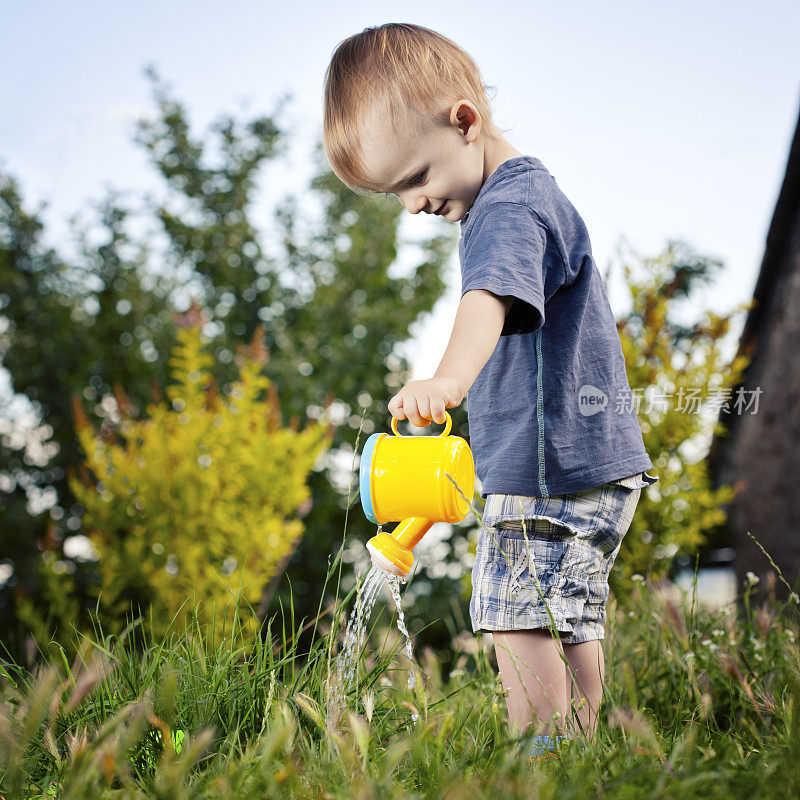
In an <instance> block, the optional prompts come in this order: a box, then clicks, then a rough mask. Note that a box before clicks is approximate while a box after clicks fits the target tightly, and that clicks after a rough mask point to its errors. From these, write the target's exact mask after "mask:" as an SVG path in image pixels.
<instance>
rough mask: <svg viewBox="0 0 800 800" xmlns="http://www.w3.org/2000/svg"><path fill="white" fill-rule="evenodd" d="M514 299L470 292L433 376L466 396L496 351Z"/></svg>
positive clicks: (465, 298)
mask: <svg viewBox="0 0 800 800" xmlns="http://www.w3.org/2000/svg"><path fill="white" fill-rule="evenodd" d="M513 302H514V297H513V296H511V295H506V296H504V297H498V296H497V295H496V294H492V293H491V292H489V291H487V290H485V289H473V290H471V291H469V292H467V293H466V294H465V295H464V296H463V297H462V298H461V302H460V303H459V304H458V311H457V312H456V320H455V322H454V323H453V332H452V333H451V334H450V341H449V343H448V345H447V349H446V350H445V352H444V355H443V356H442V360H441V362H439V366H438V367H437V369H436V373H435V374H434V377H435V378H443V377H446V378H453V379H454V380H455V381H456V383H457V385H458V387H459V390H460V392H461V396H462V397H463V396H464V395H466V393H467V391H468V390H469V388H470V386H472V384H473V383H475V378H477V377H478V373H480V371H481V370H482V369H483V367H484V365H485V364H486V362H487V361H488V360H489V356H490V355H491V354H492V352H494V348H495V347H497V342H498V340H499V339H500V331H502V330H503V323H504V321H505V318H506V314H507V313H508V309H509V308H510V307H511V304H512V303H513Z"/></svg>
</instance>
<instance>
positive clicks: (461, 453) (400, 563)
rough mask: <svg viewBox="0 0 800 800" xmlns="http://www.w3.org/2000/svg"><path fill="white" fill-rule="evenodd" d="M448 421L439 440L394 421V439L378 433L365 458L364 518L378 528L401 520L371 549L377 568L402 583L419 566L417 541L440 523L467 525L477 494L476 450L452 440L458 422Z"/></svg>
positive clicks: (361, 479)
mask: <svg viewBox="0 0 800 800" xmlns="http://www.w3.org/2000/svg"><path fill="white" fill-rule="evenodd" d="M445 416H446V417H447V419H446V421H445V428H444V431H442V433H441V434H439V435H438V436H402V435H401V434H399V433H398V432H397V419H396V418H395V417H392V431H393V432H394V436H390V435H389V434H388V433H374V434H372V436H370V437H369V439H367V442H366V444H365V445H364V450H363V452H362V454H361V468H360V475H359V489H360V494H361V506H362V508H363V509H364V514H366V516H367V519H369V520H370V521H371V522H374V523H375V524H377V525H383V524H384V523H387V522H397V521H400V524H399V525H398V526H397V527H396V528H395V529H394V531H392V533H386V532H385V531H383V532H381V533H379V534H378V535H377V536H373V537H372V538H371V539H370V540H369V541H368V542H367V549H368V550H369V552H370V555H371V556H372V562H373V564H375V566H377V567H380V568H381V569H383V570H385V571H386V572H391V573H393V574H395V575H399V576H400V577H402V578H405V577H407V576H408V573H409V572H410V570H411V566H412V564H413V563H414V556H413V554H412V553H411V550H412V549H413V548H414V547H415V546H416V544H417V542H419V540H420V539H421V538H422V537H423V536H424V535H425V534H426V533H427V532H428V531H429V530H430V528H431V526H432V525H433V524H434V523H435V522H461V520H463V519H464V517H466V516H467V514H468V513H469V504H470V502H471V501H472V497H473V494H474V491H475V462H474V461H473V459H472V451H471V450H470V449H469V445H468V444H467V443H466V441H465V440H464V439H462V438H461V437H460V436H448V434H449V433H450V429H451V428H452V426H453V420H452V419H451V418H450V415H449V414H448V413H447V412H446V411H445ZM448 475H449V476H450V477H452V479H453V481H455V483H456V486H458V489H460V490H461V493H462V494H463V495H464V496H463V497H462V496H461V494H459V491H458V489H456V486H454V485H453V481H451V480H450V477H448Z"/></svg>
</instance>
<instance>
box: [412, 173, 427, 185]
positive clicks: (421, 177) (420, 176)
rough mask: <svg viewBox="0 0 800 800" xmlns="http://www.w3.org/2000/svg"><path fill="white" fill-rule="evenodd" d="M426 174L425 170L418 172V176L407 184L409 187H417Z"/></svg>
mask: <svg viewBox="0 0 800 800" xmlns="http://www.w3.org/2000/svg"><path fill="white" fill-rule="evenodd" d="M427 174H428V171H427V170H424V171H423V172H420V173H419V175H415V176H414V177H413V178H412V179H411V180H410V181H409V182H408V185H409V186H419V185H420V183H422V182H423V181H424V179H425V176H426V175H427Z"/></svg>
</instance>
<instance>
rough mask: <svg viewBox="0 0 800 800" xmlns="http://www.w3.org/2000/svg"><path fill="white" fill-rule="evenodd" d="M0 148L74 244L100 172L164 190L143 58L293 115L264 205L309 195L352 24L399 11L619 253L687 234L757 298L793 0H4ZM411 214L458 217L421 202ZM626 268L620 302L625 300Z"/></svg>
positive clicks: (442, 333)
mask: <svg viewBox="0 0 800 800" xmlns="http://www.w3.org/2000/svg"><path fill="white" fill-rule="evenodd" d="M3 5H4V9H3V16H2V26H1V27H0V72H1V73H2V75H3V79H2V81H1V82H0V103H2V109H3V123H2V125H0V167H2V169H3V170H4V171H6V172H9V173H10V174H12V175H13V176H14V177H16V178H17V179H18V180H19V182H20V184H21V188H22V191H23V194H24V197H25V199H26V201H27V203H28V206H29V207H31V208H33V207H35V206H36V205H38V203H39V202H40V201H47V202H48V203H49V207H48V208H47V210H46V211H45V212H44V214H43V216H44V219H45V220H46V221H47V223H48V230H49V232H50V240H49V241H50V243H51V244H53V245H54V246H56V247H57V248H59V249H61V250H63V252H65V253H68V252H69V248H68V242H67V241H66V230H67V229H66V225H65V221H66V219H67V218H68V217H69V216H70V215H71V214H73V213H75V212H76V211H79V210H81V209H85V208H86V205H87V202H88V201H90V200H99V199H100V198H101V197H102V196H103V195H104V187H105V186H111V187H114V188H117V189H125V190H135V191H141V192H144V191H154V192H156V193H159V192H160V191H161V188H162V187H161V184H160V182H159V179H158V177H157V176H156V174H155V171H154V170H153V169H152V168H151V167H150V166H149V165H148V163H147V159H146V155H145V153H144V151H143V149H142V148H139V147H138V146H137V145H135V144H134V142H133V122H134V119H135V118H136V117H137V116H139V115H152V113H153V111H154V104H153V101H152V98H151V96H150V85H149V81H148V80H147V79H146V78H145V76H144V67H145V65H146V64H150V63H152V64H154V65H155V66H156V67H157V69H158V71H159V73H160V75H161V77H162V78H163V79H164V80H165V81H167V82H168V83H169V84H170V85H171V87H172V90H173V94H174V95H175V96H177V98H178V99H179V100H181V101H182V102H183V103H185V105H186V107H187V110H188V112H189V115H190V119H191V121H192V124H193V126H194V129H193V133H194V135H195V136H198V137H199V136H201V135H202V134H203V132H204V131H205V129H206V126H207V124H208V123H209V122H210V121H211V120H212V119H213V118H215V117H216V116H218V114H219V113H220V112H231V113H233V114H234V115H237V116H242V115H243V116H244V117H246V118H247V117H250V116H255V115H256V114H263V113H270V112H271V111H273V109H274V108H275V106H276V103H277V101H278V98H279V97H280V96H282V95H283V94H284V93H286V92H291V93H292V95H293V100H292V101H291V102H290V104H289V105H288V107H287V110H286V112H285V113H284V114H283V115H282V116H281V117H280V119H281V120H282V121H283V123H284V125H287V126H288V127H289V128H290V130H291V132H292V140H291V141H292V144H291V150H290V151H289V154H288V156H287V158H286V159H284V160H283V161H282V162H281V163H280V164H277V165H275V166H270V167H268V168H267V169H266V170H265V171H264V172H263V173H262V176H261V177H262V181H261V190H260V197H259V202H258V206H257V210H258V217H257V222H258V224H259V225H260V226H261V227H262V228H263V229H264V230H268V229H269V225H270V221H269V216H270V215H269V209H270V207H271V206H272V205H273V204H274V203H275V202H276V201H277V200H278V199H279V197H280V196H281V195H282V194H283V193H284V192H288V191H292V192H294V193H296V194H298V195H302V193H303V192H304V188H305V186H306V182H307V180H308V178H309V176H310V174H311V169H310V167H311V165H310V154H311V149H312V146H313V143H314V141H315V140H316V139H317V138H318V137H319V136H320V131H321V105H322V101H321V95H322V78H323V73H324V70H325V67H326V65H327V63H328V60H329V58H330V55H331V53H332V51H333V50H334V48H335V47H336V45H337V44H338V43H339V42H340V41H341V40H342V39H344V38H346V37H347V36H349V35H351V34H353V33H355V32H357V31H359V30H361V29H363V28H364V27H367V26H369V25H376V24H381V23H383V22H389V21H398V22H414V23H418V24H421V25H425V26H428V27H431V28H433V29H435V30H437V31H439V32H441V33H443V34H445V35H446V36H449V37H450V38H451V39H453V40H454V41H456V42H457V43H458V44H460V45H461V46H462V47H464V48H465V49H466V50H467V51H468V52H469V53H470V54H471V55H472V56H473V58H474V59H475V60H476V62H477V63H478V66H479V67H480V69H481V71H482V73H483V78H484V81H485V82H486V83H488V84H490V85H492V86H495V87H497V96H496V99H495V101H494V114H495V121H496V122H497V123H498V124H499V125H500V126H501V127H503V128H510V130H508V132H507V133H506V138H507V139H508V140H509V141H510V142H511V143H512V144H513V145H514V146H515V147H516V148H517V149H518V150H520V151H521V152H523V153H527V154H529V155H534V156H536V157H537V158H540V159H541V160H542V161H543V162H544V164H545V166H546V167H547V168H548V169H549V170H550V172H551V173H552V174H553V175H554V176H555V177H556V180H557V181H558V183H559V185H560V187H561V188H562V189H563V190H564V191H565V193H566V194H567V196H568V197H569V198H570V199H571V200H572V202H573V203H574V204H575V206H576V207H577V209H578V211H579V212H580V214H581V215H582V216H583V218H584V220H585V221H586V223H587V225H588V228H589V233H590V235H591V238H592V242H593V248H594V254H595V259H596V261H597V264H598V266H599V268H600V270H601V272H603V273H604V272H605V268H606V266H607V265H608V263H609V260H610V259H611V258H612V256H613V253H614V251H615V247H616V245H617V243H618V242H619V240H620V237H621V236H623V235H624V236H625V237H626V238H627V239H628V241H629V242H630V243H631V244H632V245H633V246H634V247H635V248H636V249H637V250H638V251H640V252H642V253H646V254H651V255H652V254H655V253H656V252H658V251H659V250H660V249H661V248H662V247H663V246H664V245H665V243H666V241H667V240H668V239H670V238H684V239H686V240H687V241H689V242H690V243H691V244H693V245H694V246H695V247H697V248H698V249H699V250H700V251H701V252H704V253H707V254H709V255H713V256H716V257H719V258H721V259H723V260H724V262H725V270H724V273H723V275H722V276H721V277H720V279H719V281H718V282H717V284H716V285H715V286H713V287H711V288H710V289H708V290H707V291H706V292H705V294H704V296H703V298H702V299H701V300H700V301H699V303H698V305H700V306H708V307H711V308H713V309H715V310H718V311H724V310H726V309H730V308H731V307H732V306H733V305H735V304H737V303H739V302H742V301H744V300H747V299H748V298H749V297H750V296H751V294H752V290H753V288H754V285H755V280H756V276H757V273H758V268H759V266H760V262H761V257H762V254H763V248H764V240H765V236H766V231H767V226H768V224H769V220H770V218H771V215H772V212H773V209H774V204H775V200H776V197H777V192H778V190H779V188H780V183H781V180H782V178H783V173H784V169H785V166H786V158H787V155H788V149H789V143H790V141H791V136H792V133H793V131H794V126H795V123H796V120H797V115H798V108H799V107H800V54H798V46H797V43H798V41H800V3H798V2H796V0H795V1H794V2H788V0H787V1H786V2H766V3H760V4H756V3H746V2H733V1H732V0H727V2H718V1H716V0H715V1H714V2H697V0H694V1H693V2H683V1H682V0H681V1H678V2H670V3H663V4H658V5H657V4H655V3H642V2H601V1H600V0H593V1H592V2H589V1H588V0H581V1H580V2H557V3H556V2H538V1H537V2H525V3H522V2H506V1H505V0H495V2H492V3H487V2H480V3H479V2H471V1H470V0H462V2H459V3H457V4H455V3H442V4H432V3H429V2H424V3H423V2H406V3H404V4H398V3H380V2H347V3H328V2H304V3H271V2H243V1H242V0H228V2H225V3H219V2H214V3H211V2H207V1H206V0H192V2H186V1H185V0H180V1H178V2H164V0H161V2H153V0H139V1H138V2H136V3H111V2H108V0H103V1H102V2H98V1H95V2H90V1H88V0H76V2H73V3H57V2H29V3H10V2H5V3H4V4H3ZM403 224H404V229H403V230H404V232H406V233H407V234H408V235H411V236H414V235H417V234H419V235H421V234H422V233H424V232H426V231H427V230H428V226H429V225H446V224H450V223H447V222H442V221H441V220H423V219H420V218H418V217H411V216H410V215H407V217H406V219H405V220H404V223H403ZM459 283H460V279H459V274H458V263H457V255H455V254H454V259H453V262H452V263H451V272H450V290H449V291H448V294H447V296H446V297H444V298H443V299H442V301H441V302H440V303H439V304H438V306H437V308H436V309H435V310H434V313H433V314H432V315H431V317H430V318H429V319H427V320H426V321H425V323H424V324H423V325H422V326H421V327H420V329H419V330H418V331H417V333H418V340H417V341H416V342H415V343H414V344H412V345H411V347H410V348H409V350H408V352H409V354H410V356H411V358H412V360H413V363H414V366H415V376H416V377H428V376H429V375H430V374H432V371H433V369H434V368H435V367H436V365H437V364H438V361H439V359H440V358H441V355H442V354H443V352H444V348H445V346H446V344H447V337H448V336H449V331H450V326H451V324H452V320H453V318H454V316H455V309H456V305H457V302H458V298H459V295H460V291H459V288H460V287H459ZM620 289H621V287H620V285H619V283H618V280H617V279H613V278H612V280H611V282H610V286H609V294H610V300H611V305H612V308H614V310H615V311H617V312H618V313H619V312H620V311H622V310H623V309H624V298H622V296H621V291H620Z"/></svg>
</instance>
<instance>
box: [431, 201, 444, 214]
mask: <svg viewBox="0 0 800 800" xmlns="http://www.w3.org/2000/svg"><path fill="white" fill-rule="evenodd" d="M446 205H447V200H445V201H444V203H442V204H441V205H440V206H439V208H438V209H437V210H436V211H434V212H433V213H434V214H437V215H438V214H441V213H442V210H443V209H444V207H445V206H446Z"/></svg>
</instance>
